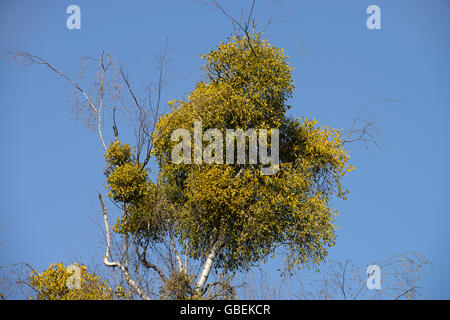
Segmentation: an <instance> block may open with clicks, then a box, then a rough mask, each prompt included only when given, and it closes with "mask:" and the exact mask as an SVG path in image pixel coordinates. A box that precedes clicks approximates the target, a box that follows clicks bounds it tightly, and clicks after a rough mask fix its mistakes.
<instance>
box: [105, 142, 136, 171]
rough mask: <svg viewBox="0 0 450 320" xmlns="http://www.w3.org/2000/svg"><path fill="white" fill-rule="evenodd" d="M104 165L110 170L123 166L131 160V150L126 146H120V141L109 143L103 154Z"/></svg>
mask: <svg viewBox="0 0 450 320" xmlns="http://www.w3.org/2000/svg"><path fill="white" fill-rule="evenodd" d="M105 159H106V163H107V164H108V165H109V166H110V167H111V168H112V167H117V166H121V165H124V164H125V163H127V162H129V161H130V159H131V148H130V146H129V145H128V144H123V145H122V144H121V143H120V141H114V142H111V144H110V145H109V147H108V150H107V151H106V153H105Z"/></svg>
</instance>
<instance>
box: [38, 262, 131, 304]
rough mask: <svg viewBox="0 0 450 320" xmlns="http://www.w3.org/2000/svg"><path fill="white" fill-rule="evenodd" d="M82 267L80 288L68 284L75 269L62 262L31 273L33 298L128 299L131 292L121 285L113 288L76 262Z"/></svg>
mask: <svg viewBox="0 0 450 320" xmlns="http://www.w3.org/2000/svg"><path fill="white" fill-rule="evenodd" d="M76 266H77V267H78V268H79V269H80V275H79V281H80V283H79V288H76V287H73V288H70V286H68V285H67V283H68V281H69V280H70V277H71V276H73V275H74V274H73V273H74V271H72V272H71V271H68V270H67V268H66V267H65V266H64V265H63V264H62V263H58V264H57V263H54V264H52V265H50V266H49V268H48V269H47V270H45V271H43V272H42V273H37V272H36V271H33V272H32V273H31V281H30V286H31V288H32V289H33V290H34V291H35V292H36V296H33V297H31V299H37V300H112V299H113V297H114V296H115V297H116V298H118V299H127V298H129V296H130V294H129V293H127V292H126V291H125V290H124V289H122V288H121V287H120V286H119V287H117V288H115V289H114V288H111V287H110V286H109V285H108V282H107V281H106V280H102V279H101V278H100V277H99V276H98V275H96V274H94V273H89V272H88V271H87V268H86V266H84V265H79V264H76Z"/></svg>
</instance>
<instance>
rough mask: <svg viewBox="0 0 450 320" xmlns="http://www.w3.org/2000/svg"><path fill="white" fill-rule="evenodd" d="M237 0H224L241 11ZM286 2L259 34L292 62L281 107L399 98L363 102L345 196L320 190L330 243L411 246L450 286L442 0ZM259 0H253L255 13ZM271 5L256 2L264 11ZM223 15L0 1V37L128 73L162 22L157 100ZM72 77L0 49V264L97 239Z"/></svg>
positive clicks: (219, 32) (96, 175)
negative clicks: (114, 61) (327, 199)
mask: <svg viewBox="0 0 450 320" xmlns="http://www.w3.org/2000/svg"><path fill="white" fill-rule="evenodd" d="M242 3H243V2H242V1H228V2H227V3H226V4H225V5H224V6H225V8H227V10H229V12H230V13H231V14H233V15H235V16H238V15H239V13H240V6H241V5H242ZM283 3H284V5H283V6H281V7H279V10H278V11H277V13H276V18H275V20H276V21H274V23H273V24H272V25H271V26H270V27H269V29H268V31H267V32H266V36H267V38H268V39H269V40H270V41H271V42H272V43H273V44H275V45H276V46H279V47H282V48H284V50H285V52H286V53H287V55H289V56H290V58H289V63H290V64H291V65H292V66H293V67H294V68H295V70H294V73H293V76H294V81H295V85H296V91H295V93H294V98H293V99H292V100H291V101H290V104H291V105H292V106H293V108H292V109H291V111H290V113H291V114H292V115H294V116H299V117H301V116H307V117H314V118H316V119H317V120H318V121H319V123H320V124H322V125H329V126H331V127H336V128H343V129H346V128H347V129H348V128H349V127H350V125H351V121H352V119H353V117H354V116H355V115H356V113H357V112H358V111H359V110H360V109H361V108H362V107H363V106H364V105H365V104H367V103H370V102H372V101H374V100H375V99H377V98H380V97H383V98H390V99H398V100H401V101H402V102H401V103H394V102H377V103H373V104H371V106H370V107H369V109H368V111H370V112H371V113H373V114H375V115H376V116H378V118H379V121H380V122H379V123H380V128H381V131H382V133H383V144H382V146H381V147H380V149H377V148H374V147H372V148H371V149H370V150H369V151H370V154H369V153H368V152H367V150H366V149H365V148H364V147H363V146H361V145H352V146H351V148H350V151H351V161H352V164H353V165H354V166H355V167H356V171H355V172H353V173H352V174H351V175H350V176H349V177H348V178H346V179H345V182H344V183H345V185H346V187H347V188H348V189H349V190H350V195H349V198H348V200H347V201H336V202H334V203H333V205H334V206H335V207H336V208H337V209H338V210H339V212H340V215H339V217H338V221H337V222H338V223H337V224H338V225H339V226H340V228H339V230H338V233H337V234H338V238H337V241H336V246H335V247H334V248H332V249H331V250H330V256H331V258H333V259H339V260H344V259H352V260H353V261H354V262H355V263H356V264H358V265H362V266H365V265H368V264H371V263H372V262H374V261H380V260H383V259H385V258H388V257H390V256H392V255H394V254H396V253H402V252H405V251H408V250H414V251H418V252H421V253H422V254H424V255H426V256H427V257H428V258H429V259H430V260H431V261H432V262H433V264H434V266H435V272H434V275H433V276H432V279H430V281H426V282H425V283H424V284H423V285H424V286H425V289H426V291H425V297H426V298H438V299H442V298H445V299H449V298H450V276H449V275H448V272H447V271H448V270H450V254H449V249H448V246H449V244H450V241H449V240H450V234H449V232H448V229H449V225H450V215H449V213H450V212H449V211H450V210H449V208H448V205H447V202H446V198H447V192H448V191H450V190H449V188H448V184H447V183H448V180H449V178H450V176H449V171H448V166H447V164H448V162H447V161H448V160H446V159H448V158H449V156H450V153H449V143H448V139H449V138H450V135H449V127H448V120H449V115H450V111H449V108H448V107H449V101H450V82H449V76H450V61H449V59H450V37H449V36H448V33H449V31H450V10H449V9H450V5H449V3H448V2H447V1H445V0H442V1H439V0H430V1H416V0H410V1H404V0H398V1H381V0H371V1H363V0H358V1H357V0H352V1H350V0H349V1H323V0H314V1H312V0H309V1H285V2H283ZM71 4H77V5H79V6H80V8H81V20H82V22H81V30H68V29H67V28H66V19H67V17H68V15H67V14H66V8H67V6H69V5H71ZM245 4H247V2H245ZM249 4H250V1H249V2H248V5H249ZM371 4H376V5H378V6H380V8H381V27H382V29H381V30H368V29H367V27H366V19H367V17H368V15H367V14H366V8H367V6H369V5H371ZM262 9H264V8H263V2H259V1H257V5H256V13H259V11H260V10H262ZM270 12H271V9H270V7H266V8H265V11H263V17H264V14H265V15H266V16H267V14H269V13H270ZM232 30H233V29H232V26H231V24H230V23H229V21H228V20H227V18H225V17H224V16H223V15H221V14H220V13H218V12H217V11H214V10H212V9H211V8H208V7H205V6H203V5H202V4H201V3H200V2H199V1H128V2H126V3H125V2H120V1H83V0H76V1H39V2H37V1H31V0H30V1H22V0H15V1H12V0H11V1H7V0H1V1H0V47H1V48H7V49H20V50H25V51H28V52H30V53H33V54H36V55H39V56H42V57H45V58H46V59H47V60H48V61H50V62H51V63H53V64H54V65H56V66H57V67H59V68H60V69H62V70H63V71H64V72H66V73H68V74H71V75H75V74H76V72H77V70H78V69H77V59H78V58H79V57H81V56H93V57H96V56H98V55H99V54H100V52H101V50H102V49H106V50H108V51H109V52H111V53H112V54H114V55H117V56H118V57H119V58H120V61H121V62H122V63H123V64H124V66H125V67H126V68H127V70H128V73H129V75H130V78H131V79H132V81H133V83H135V84H137V85H138V86H139V85H141V84H144V83H146V82H148V80H150V79H155V76H156V70H155V63H154V60H153V58H152V54H154V53H157V52H158V51H159V50H160V48H161V45H162V44H163V43H164V41H165V39H166V37H167V38H168V43H169V47H170V49H171V53H170V57H171V59H172V71H173V77H172V82H171V84H170V85H169V86H168V87H167V89H166V90H165V92H164V96H163V99H164V101H168V100H171V99H174V98H181V97H183V96H184V95H185V94H186V93H188V92H189V91H190V90H192V89H193V86H194V82H193V81H195V80H198V79H200V77H201V70H200V67H201V64H202V60H201V58H200V54H201V53H206V52H208V51H210V50H212V49H213V48H215V46H216V45H217V44H218V43H219V42H220V41H223V40H226V37H227V36H228V35H230V33H231V32H232ZM302 45H303V47H304V50H302V48H301V47H302ZM71 92H72V90H71V88H70V86H69V85H68V84H67V83H66V82H64V81H63V80H61V79H60V78H58V77H57V76H56V75H55V74H53V73H51V72H49V71H47V70H45V69H44V68H42V67H39V66H34V67H22V68H18V67H17V66H15V65H13V64H11V63H8V62H5V61H4V60H1V61H0V106H1V107H0V143H1V146H2V151H1V153H0V176H1V179H0V200H1V201H0V243H2V247H1V248H0V264H5V263H10V262H19V261H26V262H28V263H31V264H32V265H33V266H35V267H36V268H37V269H41V270H42V269H43V268H45V267H47V266H48V265H49V264H51V263H52V262H55V261H65V262H71V261H72V260H73V259H74V257H77V259H80V260H81V261H87V262H89V261H91V260H92V259H95V258H97V256H98V255H102V254H103V248H98V245H99V243H98V237H99V235H98V229H97V226H96V225H95V223H94V222H93V221H99V217H100V216H99V208H98V204H97V198H96V195H97V193H98V192H99V191H104V176H103V174H102V172H103V166H104V160H103V152H102V147H101V145H100V143H99V141H98V138H97V136H96V135H95V133H92V132H89V131H88V130H87V129H86V128H85V127H84V126H83V124H82V123H81V122H80V121H75V120H74V119H73V118H74V117H73V113H72V107H71V104H70V102H68V101H67V97H68V96H69V95H70V93H71ZM107 129H108V128H107ZM107 131H111V130H107ZM107 135H108V137H109V138H110V137H111V132H108V133H107Z"/></svg>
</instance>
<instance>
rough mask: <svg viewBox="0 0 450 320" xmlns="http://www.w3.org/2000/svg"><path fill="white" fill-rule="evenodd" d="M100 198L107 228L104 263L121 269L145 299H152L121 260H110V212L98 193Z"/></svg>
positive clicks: (129, 282) (130, 283) (131, 285)
mask: <svg viewBox="0 0 450 320" xmlns="http://www.w3.org/2000/svg"><path fill="white" fill-rule="evenodd" d="M98 199H99V200H100V204H101V205H102V210H103V219H104V221H105V230H106V253H105V257H104V258H103V263H104V264H105V265H106V266H107V267H113V268H114V267H118V268H119V270H120V271H121V272H122V274H123V276H124V278H125V280H126V281H127V283H128V285H129V286H130V287H131V288H132V289H133V290H134V291H135V292H136V293H137V294H138V295H139V296H140V297H141V298H142V299H144V300H150V298H149V297H148V296H147V295H146V294H145V293H144V292H143V291H142V290H141V288H139V287H138V286H137V284H136V282H135V281H134V280H133V278H132V277H131V275H130V273H129V271H128V268H126V267H125V266H124V265H122V264H121V263H120V262H114V261H110V260H109V258H110V255H111V233H110V231H109V224H108V214H107V212H106V207H105V204H104V203H103V199H102V195H101V194H100V193H99V194H98Z"/></svg>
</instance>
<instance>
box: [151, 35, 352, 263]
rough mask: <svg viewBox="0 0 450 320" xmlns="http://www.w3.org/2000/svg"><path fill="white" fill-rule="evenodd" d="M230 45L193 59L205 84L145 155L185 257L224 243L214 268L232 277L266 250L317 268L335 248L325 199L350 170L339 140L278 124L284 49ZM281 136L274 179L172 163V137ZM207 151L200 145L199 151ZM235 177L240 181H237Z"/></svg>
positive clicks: (164, 123) (175, 110) (176, 108)
mask: <svg viewBox="0 0 450 320" xmlns="http://www.w3.org/2000/svg"><path fill="white" fill-rule="evenodd" d="M248 42H249V41H248V39H246V38H237V37H234V38H231V39H230V40H229V41H228V42H226V43H222V44H220V45H219V46H218V48H217V49H216V50H214V51H212V52H210V53H209V54H207V55H204V56H202V57H203V58H204V59H205V61H206V64H205V66H204V70H205V71H206V75H207V76H208V78H209V81H204V82H199V83H197V85H196V87H195V89H194V90H193V91H192V92H191V93H190V94H189V95H188V97H187V98H186V100H174V101H172V102H171V103H170V104H171V107H172V110H171V112H170V113H168V114H166V115H165V116H163V117H162V118H161V119H160V120H159V122H158V123H157V132H156V133H155V145H154V153H155V155H156V157H157V159H158V161H159V165H160V167H161V173H160V179H161V181H162V182H163V190H164V191H165V195H166V196H167V198H168V199H169V201H170V202H171V204H172V205H173V206H174V207H175V208H176V209H175V210H174V212H175V214H174V215H173V218H174V219H175V221H176V231H177V234H178V235H179V237H180V238H181V239H182V240H183V244H184V246H185V248H184V249H185V250H184V251H185V253H186V254H188V255H189V256H191V257H193V258H204V257H205V254H206V253H207V252H209V248H210V246H211V240H212V239H222V240H223V245H222V248H221V251H220V253H219V255H218V257H217V259H216V261H215V263H216V266H227V268H228V269H230V270H232V269H235V268H237V269H238V268H245V267H247V266H249V265H251V264H252V263H256V262H259V261H261V260H265V259H266V258H267V257H268V256H269V255H270V254H272V253H273V252H274V250H275V248H277V247H279V246H283V247H284V248H285V249H287V251H288V256H289V263H290V265H295V264H299V263H305V262H307V261H312V262H315V263H317V262H319V261H321V259H322V258H323V257H325V256H326V255H327V248H328V247H330V246H332V245H333V244H334V239H335V234H334V231H335V225H334V220H335V214H336V213H335V212H334V211H333V210H332V209H331V208H330V206H329V201H330V199H331V198H332V197H333V196H337V197H341V198H345V194H346V191H345V189H344V188H343V187H342V185H341V179H342V178H343V177H344V175H345V174H346V173H347V172H349V171H351V170H352V167H351V166H349V165H348V164H347V162H348V159H349V156H348V153H347V152H346V151H345V150H344V149H343V147H342V141H341V139H340V132H339V131H338V130H335V129H330V128H327V127H319V126H318V125H317V122H316V121H314V120H308V119H303V120H301V119H297V120H294V119H291V118H289V117H287V116H286V110H287V109H288V108H289V107H288V106H287V105H286V100H287V99H288V98H289V97H290V96H291V95H292V91H293V89H294V85H293V82H292V76H291V71H292V67H291V66H289V64H288V63H287V61H286V59H287V57H286V56H285V55H284V54H283V50H281V49H278V48H275V47H273V46H272V45H271V44H270V43H269V42H268V41H266V40H263V39H262V37H261V36H260V35H254V36H252V37H251V39H250V42H251V47H252V48H250V46H249V44H248ZM195 120H201V121H202V125H203V130H207V129H209V128H217V129H219V130H221V131H222V132H223V133H224V134H225V129H237V128H242V129H247V128H254V129H261V128H277V129H279V130H280V171H279V172H278V173H277V174H276V175H272V176H263V175H261V174H260V167H261V166H260V165H237V164H235V165H228V164H224V165H206V164H202V165H186V164H184V165H175V164H173V163H172V162H171V159H170V156H171V150H172V148H173V147H174V146H175V145H176V144H177V143H178V142H173V141H171V140H170V135H171V133H172V132H173V130H175V129H178V128H185V129H187V130H190V132H191V133H192V132H193V122H194V121H195ZM205 144H206V143H205ZM238 172H240V174H238Z"/></svg>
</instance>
